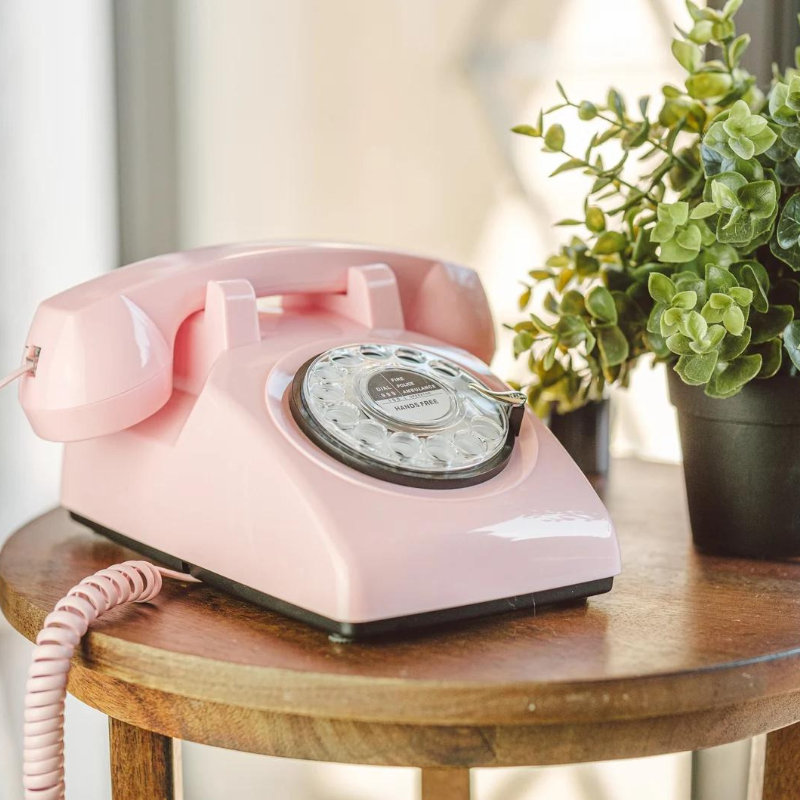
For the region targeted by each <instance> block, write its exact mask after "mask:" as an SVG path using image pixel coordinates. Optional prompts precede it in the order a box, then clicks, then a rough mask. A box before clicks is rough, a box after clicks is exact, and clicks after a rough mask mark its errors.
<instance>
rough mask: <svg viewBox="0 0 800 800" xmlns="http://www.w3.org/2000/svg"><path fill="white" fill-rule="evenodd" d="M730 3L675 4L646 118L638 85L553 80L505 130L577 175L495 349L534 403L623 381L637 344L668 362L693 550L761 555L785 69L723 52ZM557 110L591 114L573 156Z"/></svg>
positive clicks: (771, 428) (790, 484)
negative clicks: (581, 184)
mask: <svg viewBox="0 0 800 800" xmlns="http://www.w3.org/2000/svg"><path fill="white" fill-rule="evenodd" d="M742 1H743V0H729V1H728V2H727V3H726V5H725V6H724V8H723V9H722V10H714V9H710V8H704V9H701V8H699V7H698V6H696V5H695V4H694V3H693V2H691V0H687V3H686V5H687V8H688V10H689V14H690V25H689V26H687V30H686V31H682V30H680V29H679V33H680V36H679V38H676V39H675V40H674V41H673V42H672V52H673V54H674V56H675V58H676V59H677V60H678V62H679V63H680V64H681V66H682V67H683V68H684V69H685V70H686V73H687V77H686V80H685V84H684V85H683V86H680V87H679V86H671V85H667V86H664V87H663V90H662V95H663V96H662V98H660V102H659V108H658V109H657V115H655V114H651V108H652V105H651V102H650V98H648V97H643V98H641V99H640V100H639V101H638V103H637V104H636V105H635V106H634V107H633V108H630V107H629V106H628V105H626V103H625V101H624V99H623V98H622V96H621V95H620V94H619V93H618V92H616V91H615V90H614V89H611V90H610V91H609V93H608V97H607V99H606V101H605V102H604V103H594V102H590V101H588V100H574V99H572V98H571V97H570V96H569V95H568V94H567V92H566V91H565V90H564V89H563V87H562V86H561V85H560V84H558V90H559V93H560V95H561V100H560V102H558V103H557V104H556V105H555V106H554V107H553V108H551V109H548V110H547V111H545V112H542V113H540V114H539V118H538V120H537V122H536V123H535V124H534V125H520V126H518V127H516V128H514V131H515V132H516V133H519V134H522V135H525V136H530V137H533V138H537V139H541V140H542V141H543V143H544V149H545V150H546V151H548V152H551V153H554V154H559V155H560V156H561V157H562V160H561V162H560V163H559V164H558V166H557V167H556V169H555V170H554V171H553V175H556V174H558V173H562V172H566V171H568V170H580V171H581V172H583V173H584V174H585V175H587V176H588V178H589V179H590V181H591V183H590V185H589V188H588V191H587V195H586V201H585V203H584V206H583V209H582V212H581V213H580V214H579V215H577V216H576V217H575V218H574V219H565V220H562V221H561V222H559V223H557V224H558V225H561V226H564V227H566V228H571V229H572V230H573V231H574V232H573V233H572V235H571V236H569V237H568V238H567V239H566V240H565V242H564V244H563V246H562V247H561V248H560V250H559V251H558V252H557V253H555V254H554V255H553V256H551V257H550V258H549V259H548V260H547V261H546V262H545V264H544V265H543V266H542V267H541V268H540V269H534V270H532V271H531V272H530V281H528V282H527V283H526V286H525V289H524V291H523V294H522V296H521V298H520V307H521V308H522V309H526V308H527V307H528V306H529V305H530V303H531V298H532V297H533V296H536V297H538V296H539V295H540V292H539V291H537V288H538V287H539V285H541V284H544V285H545V287H546V293H544V292H545V290H544V289H542V290H541V291H542V292H543V293H544V294H543V301H542V305H543V308H542V309H537V311H536V313H530V314H528V315H527V316H526V318H525V319H522V320H521V321H519V322H518V323H517V324H516V325H514V326H513V328H514V330H515V332H516V335H515V338H514V345H513V346H514V352H515V354H516V355H517V356H524V357H525V358H526V359H527V361H528V365H529V368H530V380H529V381H528V382H527V383H525V384H523V387H524V388H525V389H526V390H527V392H528V397H529V401H530V403H531V405H532V406H533V407H534V409H535V410H537V411H538V412H540V413H544V412H546V411H547V410H548V409H549V408H550V407H551V405H552V404H553V403H555V404H556V405H557V408H558V409H559V410H560V411H562V412H563V411H570V410H573V409H577V408H580V407H582V406H585V405H586V404H587V403H590V402H592V401H596V400H599V399H601V398H602V397H603V396H604V392H605V389H606V387H607V386H610V385H617V386H626V385H627V384H628V380H629V377H630V374H631V370H632V369H633V367H634V366H635V365H636V363H637V362H638V361H639V360H640V359H641V358H642V357H648V358H650V359H652V360H653V362H654V363H656V364H658V363H664V364H666V365H668V368H669V377H670V381H669V386H670V399H671V401H672V403H673V404H674V405H675V407H676V409H677V412H678V419H679V428H680V435H681V443H682V448H683V454H684V470H685V478H686V488H687V495H688V501H689V512H690V517H691V522H692V531H693V535H694V540H695V543H696V545H697V546H698V548H699V549H701V550H703V551H705V552H709V553H717V554H729V555H741V556H749V557H761V558H768V557H780V556H794V555H800V491H798V485H799V484H798V480H799V479H800V458H798V453H799V452H800V378H798V376H797V373H798V368H800V281H799V280H798V278H800V275H798V274H797V273H798V271H800V71H798V70H796V69H787V70H786V71H785V72H781V71H779V70H778V69H777V68H776V69H775V72H774V78H773V81H772V85H771V86H770V87H768V91H767V94H766V95H765V94H764V93H763V92H762V91H761V90H760V89H759V87H758V86H757V85H756V82H755V79H754V78H753V76H752V75H750V74H749V73H748V72H747V71H746V70H745V69H743V68H742V67H741V64H740V62H741V58H742V55H743V53H744V52H745V49H746V48H747V45H748V43H749V36H748V35H747V34H742V35H739V36H737V35H736V28H735V23H734V15H735V13H736V11H737V10H738V8H739V7H740V6H741V4H742ZM707 45H711V46H713V48H714V51H713V55H714V57H712V54H711V53H709V52H704V49H705V48H706V46H707ZM707 57H708V58H709V60H706V58H707ZM798 68H799V69H800V63H798ZM561 111H569V112H572V113H574V114H575V115H576V116H577V118H578V119H579V120H582V121H584V122H585V123H587V124H591V125H593V126H595V131H594V134H593V136H592V137H591V140H590V141H589V143H588V146H587V147H586V148H585V149H584V148H581V150H580V152H579V151H578V150H577V149H576V148H575V147H574V146H570V143H569V141H568V137H567V136H566V134H565V130H564V128H563V127H562V125H561V124H559V123H557V122H552V123H551V121H550V115H551V114H554V113H557V112H561ZM612 150H613V153H611V154H609V151H612ZM796 317H798V318H797V319H796Z"/></svg>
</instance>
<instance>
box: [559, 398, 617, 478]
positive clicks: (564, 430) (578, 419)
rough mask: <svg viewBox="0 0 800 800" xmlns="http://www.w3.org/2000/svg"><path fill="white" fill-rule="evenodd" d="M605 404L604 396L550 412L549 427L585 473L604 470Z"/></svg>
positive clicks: (607, 413)
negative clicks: (568, 409)
mask: <svg viewBox="0 0 800 800" xmlns="http://www.w3.org/2000/svg"><path fill="white" fill-rule="evenodd" d="M609 407H610V405H609V402H608V400H600V401H598V402H596V403H589V404H588V405H585V406H584V407H583V408H579V409H577V410H576V411H570V412H569V413H568V414H556V413H555V412H553V413H552V414H551V415H550V430H551V431H552V432H553V434H554V435H555V437H556V439H558V441H559V442H561V444H562V445H564V449H565V450H566V451H567V452H568V453H569V454H570V455H571V456H572V459H573V461H575V463H576V464H577V465H578V466H579V467H580V469H581V471H582V472H583V473H585V474H587V475H606V474H607V473H608V447H609V444H608V442H609Z"/></svg>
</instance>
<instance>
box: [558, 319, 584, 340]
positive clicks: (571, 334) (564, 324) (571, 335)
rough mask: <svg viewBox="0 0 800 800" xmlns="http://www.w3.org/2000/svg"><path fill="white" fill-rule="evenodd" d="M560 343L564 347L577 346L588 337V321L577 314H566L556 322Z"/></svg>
mask: <svg viewBox="0 0 800 800" xmlns="http://www.w3.org/2000/svg"><path fill="white" fill-rule="evenodd" d="M556 333H557V334H558V343H559V344H561V345H563V346H564V347H577V346H578V345H579V344H580V343H581V342H582V341H584V340H585V339H586V336H587V334H588V333H589V330H588V328H587V326H586V323H585V322H584V321H583V320H582V319H581V318H580V317H579V316H576V315H575V314H566V315H564V316H563V317H561V319H559V320H558V322H557V323H556Z"/></svg>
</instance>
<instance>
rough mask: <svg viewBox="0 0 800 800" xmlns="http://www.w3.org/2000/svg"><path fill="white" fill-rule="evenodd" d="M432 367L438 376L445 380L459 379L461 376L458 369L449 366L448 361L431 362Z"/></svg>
mask: <svg viewBox="0 0 800 800" xmlns="http://www.w3.org/2000/svg"><path fill="white" fill-rule="evenodd" d="M430 367H431V369H432V370H433V371H434V372H435V373H436V374H437V375H442V376H443V377H445V378H457V377H458V376H459V375H460V374H461V370H460V369H459V368H458V367H456V366H455V365H454V364H448V363H447V362H446V361H431V364H430Z"/></svg>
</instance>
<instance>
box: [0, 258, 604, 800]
mask: <svg viewBox="0 0 800 800" xmlns="http://www.w3.org/2000/svg"><path fill="white" fill-rule="evenodd" d="M267 295H280V296H281V297H282V300H283V303H282V309H270V310H264V311H259V309H258V307H257V304H256V297H259V296H260V297H263V296H267ZM492 331H493V328H492V320H491V316H490V313H489V308H488V305H487V302H486V297H485V295H484V293H483V290H482V289H481V285H480V282H479V281H478V278H477V276H476V275H475V273H474V272H472V271H471V270H468V269H465V268H463V267H458V266H455V265H452V264H445V263H442V262H439V261H436V260H432V259H427V258H421V257H419V256H412V255H408V254H405V253H395V252H388V251H383V250H376V249H373V248H368V247H354V246H351V245H332V244H299V243H280V242H276V243H272V244H253V245H233V246H229V247H212V248H207V249H203V250H195V251H191V252H186V253H176V254H173V255H167V256H160V257H158V258H153V259H150V260H148V261H143V262H141V263H139V264H133V265H132V266H129V267H124V268H123V269H119V270H116V271H114V272H111V273H108V274H106V275H103V276H102V277H100V278H96V279H95V280H93V281H89V282H88V283H85V284H83V285H81V286H77V287H76V288H74V289H70V290H69V291H66V292H63V293H62V294H59V295H57V296H56V297H53V298H51V299H50V300H47V301H45V302H44V303H42V305H41V306H40V307H39V309H38V311H37V312H36V317H35V318H34V321H33V325H32V326H31V330H30V333H29V335H28V341H27V346H26V350H25V363H24V364H23V366H22V367H21V368H20V369H18V370H16V371H15V372H13V373H12V374H11V375H9V376H8V377H7V378H6V379H4V380H2V381H0V387H2V386H3V385H5V384H7V383H9V382H10V381H11V380H14V379H17V378H19V379H20V380H21V384H20V400H21V402H22V406H23V408H24V409H25V413H26V414H27V416H28V419H29V420H30V422H31V424H32V426H33V428H34V430H35V431H36V432H37V433H38V434H39V435H40V436H42V437H43V438H45V439H52V440H55V441H61V442H66V443H67V444H66V447H65V452H64V470H63V483H62V490H61V501H62V503H63V505H64V506H65V507H66V508H68V509H69V510H70V512H71V513H72V515H73V517H75V519H77V520H80V521H81V522H83V523H85V524H86V525H88V526H89V527H91V528H93V529H94V530H95V531H97V532H98V533H101V534H103V535H105V536H108V537H110V538H112V539H115V540H117V541H119V542H122V543H123V544H126V545H129V546H130V547H132V548H134V549H135V550H138V551H140V552H142V553H144V554H146V555H148V556H150V557H152V558H155V559H158V560H160V561H161V562H162V563H163V564H166V565H167V567H162V566H154V565H153V564H149V563H147V562H144V561H129V562H125V563H124V564H117V565H114V566H111V567H109V568H108V569H105V570H101V571H100V572H98V573H96V574H95V575H92V576H89V577H87V578H86V579H84V580H83V581H81V582H80V583H79V584H78V585H77V586H75V587H73V588H72V589H70V590H69V592H68V593H67V594H66V595H65V596H64V597H63V598H62V599H61V600H60V601H59V602H58V603H57V604H56V606H55V609H54V610H53V612H52V613H51V614H49V615H48V617H47V618H46V619H45V624H44V627H43V628H42V630H41V631H40V632H39V635H38V636H37V639H36V643H37V647H36V649H35V651H34V655H33V659H32V663H31V667H30V671H29V673H28V675H29V677H28V683H27V695H26V698H25V740H24V742H25V743H24V747H25V757H24V773H25V776H24V785H25V790H26V795H25V796H26V798H31V799H32V798H37V800H59V798H63V796H64V761H63V712H64V695H65V692H66V684H67V675H68V673H69V666H70V659H71V657H72V654H73V653H74V650H75V647H76V646H77V644H78V643H79V642H80V639H81V637H82V636H83V635H84V634H85V633H86V630H87V628H88V627H89V625H91V624H92V622H94V620H96V619H97V618H98V617H99V616H100V615H102V614H104V613H105V612H106V611H108V610H110V609H111V608H114V607H115V606H117V605H121V604H124V603H131V602H147V601H148V600H150V599H152V598H153V597H155V595H157V594H158V592H159V590H160V588H161V580H162V577H163V576H168V577H177V578H181V579H184V580H187V579H188V580H193V579H196V578H199V579H202V580H203V581H206V582H208V583H210V584H213V585H216V586H219V587H221V588H222V589H224V590H226V591H229V592H232V593H234V594H237V595H240V596H242V597H244V598H247V599H249V600H252V601H254V602H256V603H259V604H261V605H263V606H266V607H268V608H272V609H275V610H277V611H280V612H283V613H284V614H287V615H289V616H291V617H295V618H297V619H300V620H304V621H306V622H308V623H311V624H312V625H316V626H317V627H319V628H322V629H323V630H326V631H328V632H330V633H333V634H338V635H340V636H343V637H347V638H355V637H362V636H371V635H374V634H382V633H390V632H397V631H403V630H408V629H412V628H418V627H424V626H430V625H435V624H439V623H445V622H449V621H453V620H458V619H469V618H472V617H478V616H482V615H487V614H496V613H500V612H503V611H508V610H511V609H516V608H533V609H535V608H537V607H538V606H541V605H546V604H550V603H557V602H561V601H566V600H572V599H577V598H584V597H588V596H590V595H593V594H599V593H601V592H607V591H608V590H609V589H610V588H611V584H612V581H613V577H614V576H615V575H617V574H618V573H619V570H620V559H619V549H618V546H617V541H616V537H615V534H614V528H613V525H612V523H611V521H610V520H609V518H608V513H607V512H606V510H605V508H603V505H602V503H601V502H600V500H599V498H598V497H597V495H596V494H595V493H594V491H593V490H592V488H591V486H590V485H589V483H588V481H587V480H586V478H585V477H584V476H583V475H582V474H581V473H580V471H579V470H578V468H577V467H576V466H575V464H574V463H573V462H572V461H571V459H570V458H569V456H568V455H567V454H566V452H565V451H564V450H563V448H562V447H561V446H560V445H559V444H558V442H557V441H556V440H555V439H554V438H553V436H552V434H550V432H549V431H548V430H547V428H545V427H544V425H542V423H541V422H540V421H539V420H538V419H536V418H535V417H534V416H533V415H532V414H530V413H527V412H525V411H524V403H525V396H524V395H522V394H521V393H519V392H513V391H509V390H508V387H507V386H504V385H503V383H502V382H501V381H499V380H498V379H497V378H496V377H494V376H493V375H492V374H491V373H490V372H489V369H488V367H487V366H486V364H485V363H484V362H485V361H488V360H489V359H490V358H491V356H492V353H493V351H494V335H493V332H492Z"/></svg>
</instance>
